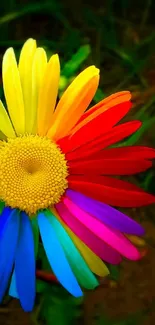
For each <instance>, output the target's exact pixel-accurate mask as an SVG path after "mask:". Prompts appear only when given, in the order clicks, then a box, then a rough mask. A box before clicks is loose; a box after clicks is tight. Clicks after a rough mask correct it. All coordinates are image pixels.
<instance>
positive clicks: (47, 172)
mask: <svg viewBox="0 0 155 325" xmlns="http://www.w3.org/2000/svg"><path fill="white" fill-rule="evenodd" d="M67 175H68V168H67V161H66V160H65V155H64V154H63V153H62V152H61V150H60V149H59V148H58V147H57V145H56V144H55V143H54V142H51V140H50V139H47V138H45V137H39V136H37V135H36V136H33V135H27V136H21V137H17V138H15V139H8V142H3V143H2V144H1V147H0V198H1V200H3V201H4V202H5V204H6V205H8V206H10V207H12V208H19V209H20V210H23V211H26V212H27V213H28V214H29V215H32V214H34V213H36V212H37V210H40V209H45V208H47V207H49V206H51V205H53V204H56V203H58V202H59V201H60V199H61V196H62V195H63V193H64V192H65V189H66V188H67V185H68V182H67V179H66V177H67Z"/></svg>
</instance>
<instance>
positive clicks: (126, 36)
mask: <svg viewBox="0 0 155 325" xmlns="http://www.w3.org/2000/svg"><path fill="white" fill-rule="evenodd" d="M154 13H155V1H153V0H144V1H143V2H142V1H141V0H107V1H99V0H95V1H93V0H89V1H85V2H83V1H82V0H74V1H69V0H66V1H60V0H44V1H43V0H38V1H37V2H35V1H33V0H4V1H1V3H0V61H1V60H2V56H3V54H4V52H5V50H6V49H7V48H8V47H10V46H13V47H14V49H15V52H16V55H17V58H18V56H19V51H20V49H21V46H22V45H23V42H24V41H25V40H26V39H27V38H29V37H33V38H35V39H37V41H38V44H39V46H43V47H44V48H45V49H46V51H47V53H48V55H49V56H50V55H51V54H52V53H56V52H58V53H59V55H60V61H61V67H62V72H61V82H60V89H59V95H60V96H61V94H62V92H63V91H64V89H65V88H66V87H67V85H68V84H69V83H70V82H71V81H72V79H73V78H74V76H75V75H76V74H77V73H78V72H80V71H81V70H82V69H83V68H85V67H86V66H88V65H91V64H95V65H96V66H97V67H99V68H100V70H101V81H100V87H99V90H98V92H97V94H96V96H95V99H94V102H98V101H99V100H101V99H102V98H104V97H105V96H107V95H109V94H111V93H113V92H116V91H120V90H130V91H131V92H132V100H133V109H132V110H131V113H130V115H128V117H127V119H128V120H130V119H133V118H134V119H140V120H141V121H143V126H142V128H141V129H140V130H139V131H138V132H136V133H135V134H134V135H133V136H131V137H130V138H128V139H127V140H126V141H125V144H128V145H132V144H137V143H141V144H145V145H148V146H153V147H155V131H154V130H155V20H154ZM0 75H1V74H0ZM0 96H1V97H3V90H2V84H1V79H0ZM130 180H131V181H133V182H135V183H138V184H139V185H140V186H141V187H142V188H144V189H145V190H147V191H149V192H151V193H154V194H155V171H154V168H152V169H150V170H149V171H147V172H146V173H142V174H141V175H138V176H136V178H135V177H134V178H133V179H131V178H130ZM124 211H125V213H127V214H128V215H129V216H131V217H133V218H135V219H136V220H138V221H139V222H141V223H142V225H143V226H144V227H145V229H146V236H145V242H143V241H140V242H136V243H135V244H136V245H137V246H139V247H140V249H141V253H142V255H143V259H142V260H141V261H139V262H137V263H133V262H127V261H123V263H122V264H121V265H120V266H119V267H114V266H111V267H110V271H111V275H110V276H109V277H108V278H107V279H104V280H101V285H100V287H99V288H98V289H96V290H95V291H94V292H86V294H85V298H84V300H77V299H74V298H72V297H71V296H69V295H68V294H67V293H66V292H65V291H64V290H63V289H62V288H60V286H59V285H57V284H52V283H51V284H50V285H49V284H47V283H44V282H43V281H40V282H38V284H37V291H38V297H37V300H36V309H35V311H34V313H33V315H29V314H25V313H24V312H22V310H21V308H20V305H19V303H18V302H17V301H16V300H13V299H10V298H8V297H6V298H5V299H4V302H3V304H2V305H1V306H0V325H19V324H22V325H30V324H34V325H40V324H41V325H71V324H73V325H74V324H81V325H137V324H142V325H154V324H155V271H154V270H155V207H153V206H150V207H147V208H141V209H138V210H136V209H130V210H127V209H126V210H124Z"/></svg>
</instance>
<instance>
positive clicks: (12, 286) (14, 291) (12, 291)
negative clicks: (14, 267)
mask: <svg viewBox="0 0 155 325" xmlns="http://www.w3.org/2000/svg"><path fill="white" fill-rule="evenodd" d="M9 295H10V296H11V297H13V298H17V299H19V296H18V292H17V286H16V277H15V271H13V274H12V278H11V284H10V288H9Z"/></svg>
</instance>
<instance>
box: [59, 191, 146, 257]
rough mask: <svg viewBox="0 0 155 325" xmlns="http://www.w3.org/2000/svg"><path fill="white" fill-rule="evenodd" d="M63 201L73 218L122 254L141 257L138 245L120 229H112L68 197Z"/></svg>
mask: <svg viewBox="0 0 155 325" xmlns="http://www.w3.org/2000/svg"><path fill="white" fill-rule="evenodd" d="M63 203H64V204H65V205H66V207H67V209H68V210H69V211H70V212H71V214H72V216H73V218H76V219H77V220H78V221H79V222H80V223H81V224H83V225H84V226H85V227H87V228H88V229H89V230H90V231H91V232H93V233H94V234H95V235H96V236H97V237H98V238H100V239H101V240H104V242H106V243H107V244H108V245H109V246H111V247H112V248H114V249H115V250H117V251H118V252H119V253H120V254H121V255H123V256H125V257H126V258H128V259H130V260H137V259H139V258H140V253H139V252H138V250H137V249H136V247H134V246H133V245H132V244H131V243H130V241H129V240H128V239H127V238H126V237H125V236H123V235H122V234H121V232H120V231H118V230H115V229H112V228H111V227H109V226H106V225H105V224H104V223H101V222H100V221H99V220H98V219H96V218H94V217H93V216H92V215H90V214H88V213H87V212H85V211H83V210H82V209H80V208H79V206H78V205H76V204H75V203H74V202H72V201H71V200H70V199H68V198H67V197H64V198H63Z"/></svg>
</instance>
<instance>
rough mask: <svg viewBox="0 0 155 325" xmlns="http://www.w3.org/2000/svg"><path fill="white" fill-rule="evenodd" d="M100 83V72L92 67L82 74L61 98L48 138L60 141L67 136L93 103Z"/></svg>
mask: <svg viewBox="0 0 155 325" xmlns="http://www.w3.org/2000/svg"><path fill="white" fill-rule="evenodd" d="M98 83H99V70H98V69H97V68H95V66H91V67H89V68H87V69H85V70H84V71H83V72H81V73H80V74H79V75H78V76H77V77H76V78H75V80H74V81H73V82H72V84H71V85H70V86H69V87H68V88H67V90H66V91H65V93H64V94H63V96H62V97H61V99H60V101H59V103H58V105H57V108H56V111H55V112H54V115H53V119H52V127H51V129H50V130H49V132H48V134H47V135H48V137H50V138H52V139H54V140H58V139H60V138H62V137H63V136H65V135H67V134H68V133H69V131H70V130H71V129H72V128H73V126H74V125H75V124H76V123H77V121H78V120H79V118H80V117H81V115H82V114H83V112H84V111H85V110H86V109H87V107H88V105H89V104H90V102H91V101H92V99H93V97H94V95H95V93H96V90H97V88H98Z"/></svg>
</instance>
